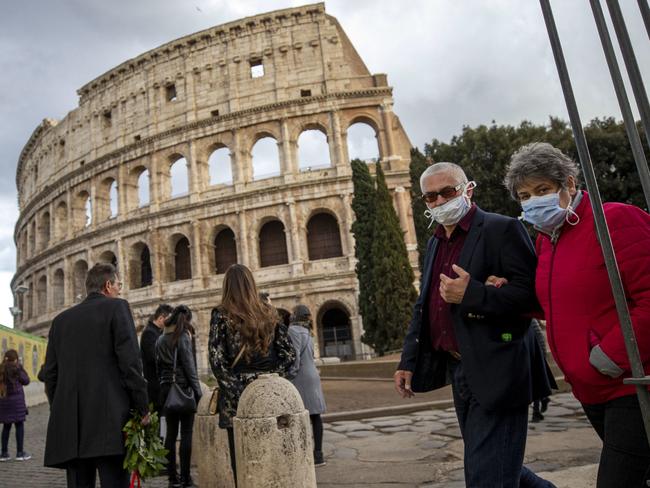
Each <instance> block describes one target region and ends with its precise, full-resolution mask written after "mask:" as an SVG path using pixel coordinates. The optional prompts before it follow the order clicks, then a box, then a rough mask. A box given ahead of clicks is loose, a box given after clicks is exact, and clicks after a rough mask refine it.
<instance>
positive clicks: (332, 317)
mask: <svg viewBox="0 0 650 488" xmlns="http://www.w3.org/2000/svg"><path fill="white" fill-rule="evenodd" d="M318 315H319V317H320V318H319V321H318V323H319V327H318V329H319V336H320V337H321V341H320V343H321V348H320V350H321V355H322V356H327V357H329V356H336V357H339V358H341V359H352V358H353V357H354V347H353V345H352V327H351V325H350V316H349V315H348V313H347V311H346V310H345V308H344V307H343V306H341V305H340V304H338V303H336V302H334V303H331V304H328V305H324V306H323V307H322V308H321V310H320V311H319V314H318Z"/></svg>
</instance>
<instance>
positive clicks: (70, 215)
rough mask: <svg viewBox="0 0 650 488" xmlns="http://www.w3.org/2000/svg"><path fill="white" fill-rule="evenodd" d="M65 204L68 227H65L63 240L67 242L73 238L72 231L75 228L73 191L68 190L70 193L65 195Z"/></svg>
mask: <svg viewBox="0 0 650 488" xmlns="http://www.w3.org/2000/svg"><path fill="white" fill-rule="evenodd" d="M65 204H66V206H67V209H66V212H67V215H66V223H67V225H66V226H65V229H63V232H62V236H61V239H65V240H66V241H67V240H68V239H71V238H72V231H73V229H74V227H75V221H74V218H75V215H74V209H73V208H72V191H71V190H68V192H67V193H66V194H65Z"/></svg>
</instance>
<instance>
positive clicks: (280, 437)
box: [233, 374, 316, 488]
mask: <svg viewBox="0 0 650 488" xmlns="http://www.w3.org/2000/svg"><path fill="white" fill-rule="evenodd" d="M233 428H234V432H235V452H236V458H237V483H238V487H239V488H292V487H295V488H316V471H315V469H314V457H313V450H314V441H313V438H312V431H311V424H310V422H309V412H308V411H307V410H305V407H304V406H303V403H302V399H301V398H300V395H299V394H298V390H296V388H295V387H294V386H293V385H292V384H291V383H290V382H289V381H287V380H285V379H284V378H281V377H280V376H278V375H277V374H265V375H261V376H260V377H259V378H258V379H257V380H255V381H253V382H252V383H251V384H250V385H248V387H247V388H246V389H245V390H244V393H243V394H242V396H241V398H240V399H239V406H238V408H237V416H236V417H235V418H234V423H233Z"/></svg>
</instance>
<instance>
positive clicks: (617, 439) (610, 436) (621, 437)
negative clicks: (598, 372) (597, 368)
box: [582, 395, 650, 488]
mask: <svg viewBox="0 0 650 488" xmlns="http://www.w3.org/2000/svg"><path fill="white" fill-rule="evenodd" d="M582 407H583V408H584V410H585V413H586V414H587V418H588V419H589V422H591V425H593V427H594V429H596V433H597V434H598V437H600V438H601V439H602V441H603V450H602V452H601V453H600V465H599V466H598V481H597V483H596V487H597V488H619V487H622V486H625V487H629V488H641V487H644V488H645V487H646V486H647V485H646V481H647V480H650V446H649V445H648V439H646V434H645V429H644V426H643V418H642V417H641V407H640V406H639V400H638V398H637V396H636V395H630V396H624V397H621V398H616V399H614V400H610V401H609V402H606V403H599V404H595V405H584V404H583V405H582Z"/></svg>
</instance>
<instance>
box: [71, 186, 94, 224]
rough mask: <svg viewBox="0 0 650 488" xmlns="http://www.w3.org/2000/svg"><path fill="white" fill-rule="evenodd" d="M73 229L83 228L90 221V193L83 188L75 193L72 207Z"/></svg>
mask: <svg viewBox="0 0 650 488" xmlns="http://www.w3.org/2000/svg"><path fill="white" fill-rule="evenodd" d="M72 213H73V219H74V227H75V229H77V230H79V229H84V228H86V227H88V226H90V224H91V223H92V219H93V209H92V203H91V201H90V194H89V193H88V192H87V191H85V190H83V191H80V192H79V193H77V196H76V197H75V199H74V206H73V209H72Z"/></svg>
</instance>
